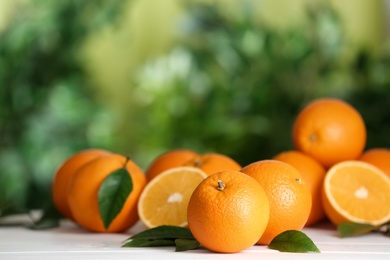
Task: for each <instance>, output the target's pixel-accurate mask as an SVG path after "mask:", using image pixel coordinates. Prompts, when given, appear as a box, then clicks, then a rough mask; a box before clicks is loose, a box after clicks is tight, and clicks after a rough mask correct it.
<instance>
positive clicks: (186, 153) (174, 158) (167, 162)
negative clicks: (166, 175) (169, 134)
mask: <svg viewBox="0 0 390 260" xmlns="http://www.w3.org/2000/svg"><path fill="white" fill-rule="evenodd" d="M196 156H197V153H195V152H193V151H191V150H188V149H175V150H170V151H167V152H165V153H163V154H161V155H159V156H157V157H156V158H155V159H154V160H153V161H152V163H151V164H150V165H149V167H148V169H147V170H146V176H147V179H148V181H150V180H151V179H153V178H154V177H156V176H157V175H158V174H160V173H162V172H163V171H165V170H168V169H171V168H174V167H178V166H183V165H185V164H186V163H187V162H188V161H189V160H192V159H193V158H194V157H196Z"/></svg>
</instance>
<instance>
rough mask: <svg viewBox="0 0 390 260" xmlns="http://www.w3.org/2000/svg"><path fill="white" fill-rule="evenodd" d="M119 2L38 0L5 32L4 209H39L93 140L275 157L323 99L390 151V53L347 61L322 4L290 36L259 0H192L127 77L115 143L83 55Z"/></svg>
mask: <svg viewBox="0 0 390 260" xmlns="http://www.w3.org/2000/svg"><path fill="white" fill-rule="evenodd" d="M123 3H124V1H119V0H118V1H103V0H99V1H96V0H95V1H89V0H77V1H71V0H70V1H44V0H36V1H34V5H33V4H30V5H29V6H27V7H28V8H25V9H23V10H20V11H19V12H18V13H17V15H16V16H15V17H13V20H12V21H11V23H10V25H9V26H8V27H7V29H6V30H5V31H2V32H0V38H1V41H0V101H1V103H0V106H1V107H0V143H1V146H0V216H1V215H5V214H7V213H13V212H15V211H17V210H26V209H32V208H41V207H42V206H43V205H44V204H45V203H47V202H48V200H49V198H50V182H51V179H52V177H53V173H54V171H55V169H56V168H57V167H58V166H59V164H60V163H61V162H62V161H63V160H64V159H65V158H66V157H68V156H69V155H71V154H72V153H74V152H76V151H78V150H81V149H85V148H88V147H102V148H106V149H109V150H112V151H118V152H126V153H128V152H130V153H131V154H132V157H133V158H134V160H135V161H136V162H139V163H140V164H142V165H146V164H147V162H148V161H149V160H150V159H151V158H153V157H154V156H156V155H158V154H159V153H161V152H163V151H165V150H168V149H172V148H178V147H186V148H190V149H194V150H196V151H198V152H201V153H202V152H208V151H214V152H220V153H224V154H227V155H229V156H232V157H233V158H234V159H236V160H237V161H238V162H240V163H241V164H242V165H246V164H248V163H250V162H253V161H256V160H259V159H264V158H270V157H271V156H273V155H274V154H276V153H278V152H280V151H282V150H287V149H291V148H292V142H291V136H290V132H291V126H292V122H293V120H294V117H295V115H296V114H297V112H298V111H299V109H300V108H302V106H303V105H304V104H306V103H307V102H309V101H310V100H312V99H314V98H317V97H322V96H333V97H339V98H343V99H345V100H346V101H348V102H350V103H351V104H352V105H353V106H355V107H356V108H357V109H358V110H359V111H360V112H361V113H362V115H363V117H364V120H365V121H366V123H367V129H368V143H367V147H374V146H382V147H390V139H389V138H387V134H388V133H389V131H390V109H389V104H390V85H389V84H390V59H389V58H390V56H389V53H387V52H386V51H385V50H384V51H383V53H381V55H379V56H374V55H372V53H371V52H370V50H361V51H358V52H357V53H356V55H354V56H353V57H352V58H351V59H345V58H344V51H345V49H347V48H348V46H346V43H345V39H344V37H343V35H344V32H343V26H342V24H341V23H340V19H339V17H338V15H337V13H335V11H334V10H332V8H330V7H329V6H328V5H327V4H326V2H325V1H315V2H314V1H313V3H312V4H311V5H309V6H307V19H308V22H307V23H305V24H303V25H300V26H299V27H297V28H290V29H288V30H283V31H277V30H274V29H272V28H271V27H269V26H266V25H264V24H262V23H261V22H259V19H257V18H258V17H256V16H255V15H254V12H253V9H254V8H253V6H252V5H251V1H242V3H243V4H242V5H239V7H240V8H237V9H236V10H235V12H233V13H231V12H229V13H226V12H224V11H222V9H221V8H220V7H219V6H218V5H215V4H199V3H197V4H195V3H194V2H192V1H184V3H186V4H185V6H184V12H183V17H182V20H180V21H179V22H178V25H180V28H179V30H178V35H177V40H176V41H175V43H174V44H173V46H172V48H171V50H169V51H168V52H167V53H164V54H163V55H162V56H161V57H158V58H156V59H153V60H151V61H148V62H147V63H146V64H144V65H143V66H141V67H140V68H139V69H138V71H137V73H136V75H134V76H133V74H131V75H132V79H131V81H129V87H131V88H132V93H133V94H132V95H131V96H129V97H128V102H130V103H132V106H131V108H132V110H133V111H131V113H128V114H129V117H128V120H127V122H124V123H123V124H122V125H121V129H126V132H123V130H122V132H121V134H122V135H124V137H125V138H123V137H122V138H121V140H124V139H126V140H127V143H125V144H123V143H120V144H118V142H116V135H117V133H118V129H115V124H112V120H114V119H113V118H115V117H116V115H113V114H110V112H109V111H107V110H105V109H104V108H103V107H102V106H100V105H99V104H98V103H97V102H96V100H95V99H94V98H92V97H93V95H91V93H92V92H93V91H94V89H93V86H91V83H90V81H89V80H88V79H87V77H86V73H85V72H84V70H83V66H82V62H81V61H80V55H79V53H78V51H79V45H80V44H82V42H83V40H85V39H86V37H87V36H88V35H89V34H90V33H92V32H94V31H95V30H97V29H98V28H100V27H102V26H104V25H106V24H115V23H116V22H117V20H118V18H119V17H120V15H121V12H120V11H121V10H122V8H123ZM129 74H130V73H129ZM127 112H129V111H123V113H124V114H127ZM126 146H127V147H131V148H127V149H125V148H124V147H126ZM129 149H130V150H129ZM145 158H147V159H145Z"/></svg>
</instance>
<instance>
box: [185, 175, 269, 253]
mask: <svg viewBox="0 0 390 260" xmlns="http://www.w3.org/2000/svg"><path fill="white" fill-rule="evenodd" d="M269 212H270V208H269V203H268V199H267V196H266V194H265V192H264V190H263V188H262V187H261V186H260V185H259V183H257V182H256V181H255V180H254V179H253V178H250V177H249V176H247V175H245V174H243V173H241V172H238V171H221V172H217V173H215V174H212V175H209V176H208V177H207V178H206V179H204V180H203V181H202V182H201V183H200V184H199V185H198V186H197V188H196V189H195V191H194V192H193V193H192V195H191V198H190V201H189V203H188V208H187V219H188V227H189V229H190V230H191V233H192V234H193V235H194V237H195V238H196V240H197V241H199V243H200V244H201V245H203V246H204V247H206V248H208V249H209V250H212V251H215V252H222V253H235V252H239V251H242V250H244V249H246V248H249V247H251V246H252V245H254V244H255V243H256V242H257V241H258V240H259V238H260V236H261V235H262V233H263V232H264V229H265V227H266V226H267V223H268V219H269Z"/></svg>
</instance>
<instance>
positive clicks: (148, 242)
mask: <svg viewBox="0 0 390 260" xmlns="http://www.w3.org/2000/svg"><path fill="white" fill-rule="evenodd" d="M175 245H176V243H175V240H173V239H142V238H140V239H132V240H130V241H129V242H126V243H125V244H123V245H122V247H153V246H175Z"/></svg>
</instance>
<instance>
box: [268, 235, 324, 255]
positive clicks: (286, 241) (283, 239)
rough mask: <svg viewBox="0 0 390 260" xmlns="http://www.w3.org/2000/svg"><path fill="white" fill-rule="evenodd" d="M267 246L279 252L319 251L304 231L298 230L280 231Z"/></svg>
mask: <svg viewBox="0 0 390 260" xmlns="http://www.w3.org/2000/svg"><path fill="white" fill-rule="evenodd" d="M268 247H269V248H270V249H275V250H278V251H280V252H296V253H306V252H313V253H320V250H319V249H318V247H317V246H316V245H315V244H314V243H313V241H312V240H311V239H310V238H309V237H308V236H307V235H306V234H305V233H303V232H301V231H298V230H287V231H284V232H282V233H280V234H279V235H277V236H276V237H274V239H272V241H271V243H270V244H269V245H268Z"/></svg>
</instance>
